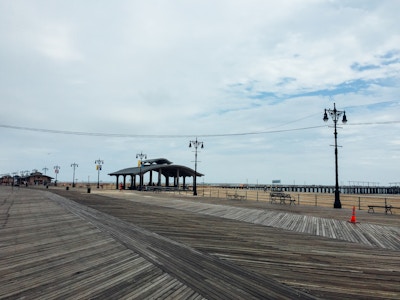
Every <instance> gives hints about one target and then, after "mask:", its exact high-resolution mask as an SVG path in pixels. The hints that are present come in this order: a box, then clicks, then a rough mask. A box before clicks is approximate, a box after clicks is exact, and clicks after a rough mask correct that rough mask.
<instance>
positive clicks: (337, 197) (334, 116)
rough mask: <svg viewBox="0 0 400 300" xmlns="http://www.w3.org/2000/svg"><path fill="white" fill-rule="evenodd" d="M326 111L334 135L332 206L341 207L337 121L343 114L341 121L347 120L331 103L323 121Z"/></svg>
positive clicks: (343, 112)
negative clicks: (332, 125)
mask: <svg viewBox="0 0 400 300" xmlns="http://www.w3.org/2000/svg"><path fill="white" fill-rule="evenodd" d="M328 113H329V115H330V116H331V118H332V120H333V123H334V128H335V131H334V136H335V145H334V146H335V202H334V204H333V207H334V208H342V204H341V202H340V189H339V168H338V146H337V121H338V119H339V117H340V116H341V115H343V119H342V122H343V123H344V124H345V123H346V122H347V118H346V112H345V111H340V110H337V109H336V104H335V103H334V104H333V110H331V109H325V113H324V118H323V120H324V121H325V122H327V121H328V119H329V118H328Z"/></svg>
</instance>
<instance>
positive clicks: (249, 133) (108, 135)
mask: <svg viewBox="0 0 400 300" xmlns="http://www.w3.org/2000/svg"><path fill="white" fill-rule="evenodd" d="M0 127H2V128H7V129H15V130H24V131H35V132H44V133H54V134H66V135H84V136H99V137H131V138H190V137H193V134H123V133H104V132H83V131H67V130H55V129H44V128H32V127H21V126H12V125H4V124H0ZM321 127H326V125H320V126H310V127H301V128H292V129H281V130H266V131H254V132H239V133H221V134H196V136H198V137H223V136H245V135H258V134H270V133H279V132H289V131H301V130H309V129H314V128H321Z"/></svg>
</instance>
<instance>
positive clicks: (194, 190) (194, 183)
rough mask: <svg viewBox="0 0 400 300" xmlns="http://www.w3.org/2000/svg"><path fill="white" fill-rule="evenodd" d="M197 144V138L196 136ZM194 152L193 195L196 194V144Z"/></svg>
mask: <svg viewBox="0 0 400 300" xmlns="http://www.w3.org/2000/svg"><path fill="white" fill-rule="evenodd" d="M196 144H197V138H196ZM195 149H196V150H195V154H194V178H193V196H197V180H196V179H197V145H195Z"/></svg>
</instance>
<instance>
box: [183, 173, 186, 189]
mask: <svg viewBox="0 0 400 300" xmlns="http://www.w3.org/2000/svg"><path fill="white" fill-rule="evenodd" d="M185 187H186V177H185V176H183V189H185Z"/></svg>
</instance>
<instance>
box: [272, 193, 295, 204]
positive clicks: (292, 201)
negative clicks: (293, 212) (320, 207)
mask: <svg viewBox="0 0 400 300" xmlns="http://www.w3.org/2000/svg"><path fill="white" fill-rule="evenodd" d="M269 198H270V202H271V203H277V201H278V200H279V204H286V201H289V205H292V204H293V205H295V204H296V199H294V198H292V197H291V196H290V194H285V193H282V192H271V193H269Z"/></svg>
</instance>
